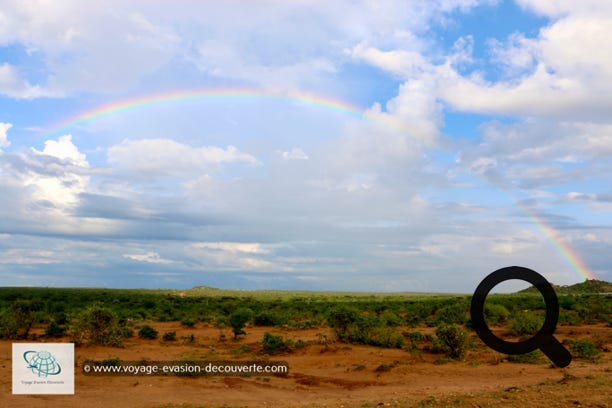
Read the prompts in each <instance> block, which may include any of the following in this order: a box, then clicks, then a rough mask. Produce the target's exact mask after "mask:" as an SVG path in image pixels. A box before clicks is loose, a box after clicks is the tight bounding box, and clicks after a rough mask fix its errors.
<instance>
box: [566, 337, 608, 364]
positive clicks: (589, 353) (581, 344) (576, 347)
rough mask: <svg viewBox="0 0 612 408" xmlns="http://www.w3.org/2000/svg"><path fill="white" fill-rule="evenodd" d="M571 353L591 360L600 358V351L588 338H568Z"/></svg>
mask: <svg viewBox="0 0 612 408" xmlns="http://www.w3.org/2000/svg"><path fill="white" fill-rule="evenodd" d="M568 343H569V346H570V350H571V351H572V354H573V355H574V356H576V357H578V358H583V359H585V360H589V361H592V362H597V361H598V360H599V359H600V358H601V352H600V351H599V350H598V349H597V345H596V344H595V343H593V342H591V341H589V340H586V339H580V340H568Z"/></svg>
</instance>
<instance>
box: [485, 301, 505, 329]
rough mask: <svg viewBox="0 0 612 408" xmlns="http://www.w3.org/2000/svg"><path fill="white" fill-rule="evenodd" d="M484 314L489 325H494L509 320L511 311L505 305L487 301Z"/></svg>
mask: <svg viewBox="0 0 612 408" xmlns="http://www.w3.org/2000/svg"><path fill="white" fill-rule="evenodd" d="M484 316H485V321H486V322H487V325H489V326H492V325H496V324H498V323H503V322H505V321H506V320H508V317H510V312H509V311H508V309H506V307H505V306H504V305H498V304H495V303H493V304H486V303H485V308H484Z"/></svg>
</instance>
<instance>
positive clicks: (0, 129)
mask: <svg viewBox="0 0 612 408" xmlns="http://www.w3.org/2000/svg"><path fill="white" fill-rule="evenodd" d="M11 127H13V125H12V124H11V123H3V122H0V149H2V148H4V147H9V146H10V145H11V142H9V140H8V134H7V133H8V130H9V129H10V128H11ZM0 151H1V150H0Z"/></svg>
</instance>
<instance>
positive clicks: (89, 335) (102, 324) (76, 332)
mask: <svg viewBox="0 0 612 408" xmlns="http://www.w3.org/2000/svg"><path fill="white" fill-rule="evenodd" d="M71 332H72V339H73V341H74V342H75V343H77V344H82V343H87V344H100V345H106V346H115V347H118V346H120V345H121V339H122V336H121V327H120V326H119V323H118V321H117V316H116V315H115V313H113V311H111V310H109V309H106V308H104V307H102V306H100V305H93V306H90V307H88V308H87V309H85V310H84V311H83V312H82V313H80V314H79V315H78V316H76V317H75V318H74V319H73V320H72V324H71Z"/></svg>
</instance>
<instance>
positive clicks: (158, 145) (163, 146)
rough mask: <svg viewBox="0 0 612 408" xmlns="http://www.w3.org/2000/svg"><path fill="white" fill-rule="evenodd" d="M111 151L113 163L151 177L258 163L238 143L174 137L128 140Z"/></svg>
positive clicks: (109, 151)
mask: <svg viewBox="0 0 612 408" xmlns="http://www.w3.org/2000/svg"><path fill="white" fill-rule="evenodd" d="M107 154H108V161H109V163H110V164H112V165H114V166H117V167H119V168H121V169H127V170H129V171H135V172H140V173H141V174H143V175H149V176H155V175H159V174H171V175H175V176H176V175H180V174H192V173H198V172H200V171H201V170H202V169H206V168H209V167H210V166H213V165H219V164H223V163H246V164H251V165H253V164H257V163H258V161H257V159H256V158H255V157H253V156H251V155H250V154H247V153H243V152H241V151H239V150H238V149H237V148H236V147H234V146H228V147H227V148H225V149H223V148H220V147H215V146H204V147H192V146H188V145H185V144H182V143H179V142H176V141H174V140H172V139H140V140H124V141H123V142H121V143H120V144H118V145H115V146H111V147H110V148H108V153H107Z"/></svg>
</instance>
